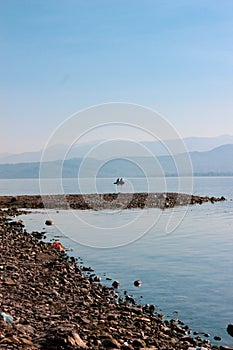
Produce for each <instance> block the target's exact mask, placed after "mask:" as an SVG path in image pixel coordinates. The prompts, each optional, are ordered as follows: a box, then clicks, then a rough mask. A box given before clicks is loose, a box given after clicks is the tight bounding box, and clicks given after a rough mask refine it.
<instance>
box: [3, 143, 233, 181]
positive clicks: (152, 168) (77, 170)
mask: <svg viewBox="0 0 233 350" xmlns="http://www.w3.org/2000/svg"><path fill="white" fill-rule="evenodd" d="M183 157H184V155H183V154H178V155H175V156H174V157H171V156H159V157H129V158H128V159H126V158H119V159H118V158H115V159H108V160H106V161H101V160H98V159H93V158H86V159H85V162H83V159H82V158H72V159H68V160H65V161H64V162H63V161H61V160H60V161H52V162H47V163H43V164H44V165H43V167H44V169H45V172H43V175H44V177H48V178H55V177H59V176H60V173H59V171H60V169H61V167H62V176H63V177H64V178H68V177H70V178H72V177H75V178H76V177H78V176H81V177H93V176H97V177H112V178H115V177H143V176H163V175H166V176H177V175H178V174H177V170H176V164H175V162H176V161H178V162H179V164H183ZM190 159H191V162H192V165H193V174H194V175H202V176H211V175H214V176H221V175H229V176H233V145H232V144H228V145H223V146H220V147H217V148H214V149H213V150H211V151H208V152H190ZM39 170H40V163H39V162H31V163H18V164H0V178H1V179H9V178H10V179H14V178H15V179H16V178H38V177H39ZM179 175H181V176H182V175H183V176H184V175H191V174H188V173H187V172H186V169H185V164H184V169H182V171H181V173H179Z"/></svg>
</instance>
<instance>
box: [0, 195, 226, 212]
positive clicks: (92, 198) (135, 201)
mask: <svg viewBox="0 0 233 350" xmlns="http://www.w3.org/2000/svg"><path fill="white" fill-rule="evenodd" d="M223 200H225V198H224V197H223V196H222V197H220V198H216V197H207V196H205V197H203V196H194V195H189V194H185V193H171V192H169V193H106V194H67V195H45V196H40V195H34V196H15V197H14V196H0V208H29V209H32V208H33V209H40V208H47V209H48V208H49V209H70V208H71V209H80V210H87V209H93V210H105V209H133V208H141V209H143V208H160V209H165V208H173V207H175V206H180V205H191V204H202V203H206V202H211V203H215V202H218V201H223Z"/></svg>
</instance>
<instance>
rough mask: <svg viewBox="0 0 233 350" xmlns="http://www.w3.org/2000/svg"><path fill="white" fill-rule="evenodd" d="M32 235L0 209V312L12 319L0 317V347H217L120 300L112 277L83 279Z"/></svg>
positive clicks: (54, 349) (148, 308)
mask: <svg viewBox="0 0 233 350" xmlns="http://www.w3.org/2000/svg"><path fill="white" fill-rule="evenodd" d="M9 213H11V215H13V213H14V214H17V212H15V211H14V210H12V209H11V210H10V211H9V212H8V214H9ZM39 238H41V237H39ZM39 238H38V237H37V235H30V234H29V233H27V232H26V231H25V230H24V227H23V224H22V222H19V221H17V219H16V221H10V220H9V219H8V216H7V212H6V211H0V251H1V255H0V312H1V313H2V314H3V316H5V315H8V316H9V317H10V318H9V319H12V320H13V321H12V322H7V321H6V316H5V319H4V318H0V348H1V349H9V350H10V349H17V350H21V349H30V350H36V349H45V350H72V349H102V350H104V349H122V350H130V349H154V350H156V349H157V350H165V349H166V350H179V349H185V350H192V349H199V348H201V349H218V347H216V346H213V345H211V344H210V342H209V341H208V340H203V339H202V338H201V337H200V336H197V337H196V338H194V337H192V336H191V331H190V329H189V328H188V326H185V325H184V324H183V323H182V322H181V321H179V320H178V319H173V320H171V321H167V320H165V321H163V316H162V315H160V314H158V313H156V312H155V307H153V305H145V306H143V305H138V304H137V303H135V302H133V301H134V299H133V298H132V297H131V299H130V298H129V297H128V298H127V295H126V297H125V298H120V297H119V296H118V292H117V290H116V288H117V287H118V286H119V282H118V281H115V282H116V283H114V286H113V287H112V288H109V287H106V286H104V285H102V284H101V283H100V281H101V280H100V279H98V280H97V279H96V282H95V279H93V280H90V279H89V278H88V277H86V276H85V275H84V272H83V271H85V267H82V268H81V267H80V266H78V264H77V260H76V259H75V258H73V257H68V256H67V255H66V254H65V253H64V252H62V251H57V250H55V249H52V247H51V244H50V243H45V242H42V241H41V240H40V239H39ZM86 270H87V271H89V270H90V268H86ZM139 282H140V283H139ZM139 282H138V283H137V284H138V285H140V284H141V281H139ZM230 331H231V329H230Z"/></svg>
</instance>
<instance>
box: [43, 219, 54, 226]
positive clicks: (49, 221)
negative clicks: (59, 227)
mask: <svg viewBox="0 0 233 350" xmlns="http://www.w3.org/2000/svg"><path fill="white" fill-rule="evenodd" d="M52 224H53V222H52V220H46V221H45V225H47V226H51V225H52Z"/></svg>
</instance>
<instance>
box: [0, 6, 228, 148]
mask: <svg viewBox="0 0 233 350" xmlns="http://www.w3.org/2000/svg"><path fill="white" fill-rule="evenodd" d="M232 38H233V1H232V0H222V1H219V0H20V1H19V0H8V1H3V0H2V1H0V121H1V127H0V153H5V152H10V153H19V152H24V151H35V150H38V149H41V148H43V147H44V144H45V143H46V142H47V139H48V138H49V137H50V135H51V133H53V131H54V130H55V129H56V128H57V126H58V125H59V124H60V123H62V122H64V121H65V120H66V119H67V118H68V117H69V116H70V115H72V114H74V113H76V112H78V111H79V110H82V109H85V108H88V107H90V106H93V105H96V104H102V103H108V102H129V103H135V104H139V105H143V106H146V107H149V108H152V109H154V110H156V111H158V112H159V113H160V114H161V115H162V116H164V117H165V118H166V120H167V121H168V122H169V123H171V124H172V125H173V126H174V128H175V129H176V130H177V132H178V133H179V135H180V136H181V137H187V136H209V137H211V136H217V135H221V134H233V98H232V97H233V40H232Z"/></svg>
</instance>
